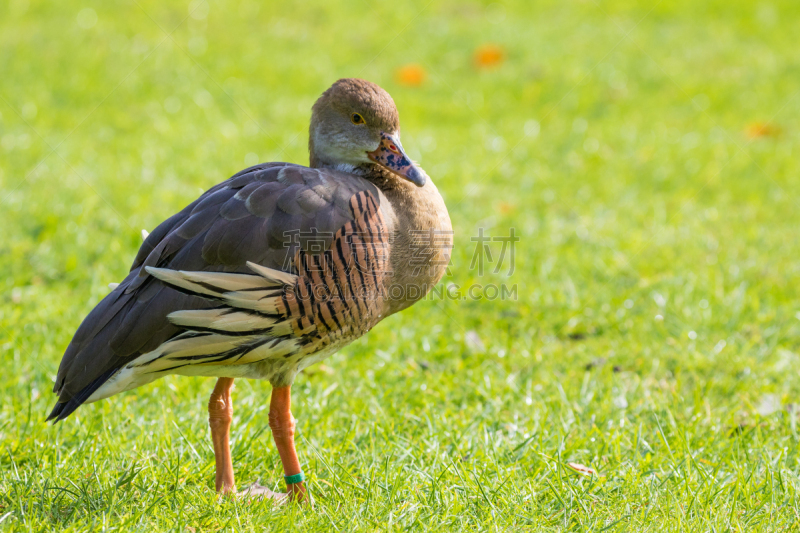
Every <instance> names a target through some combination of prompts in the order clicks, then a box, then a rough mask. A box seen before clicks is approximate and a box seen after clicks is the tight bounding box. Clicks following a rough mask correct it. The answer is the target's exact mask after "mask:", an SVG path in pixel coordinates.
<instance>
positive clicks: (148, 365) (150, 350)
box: [47, 78, 453, 503]
mask: <svg viewBox="0 0 800 533" xmlns="http://www.w3.org/2000/svg"><path fill="white" fill-rule="evenodd" d="M308 149H309V166H302V165H298V164H292V163H280V162H276V163H263V164H258V165H255V166H252V167H250V168H247V169H245V170H242V171H240V172H238V173H237V174H235V175H233V176H232V177H230V178H229V179H227V180H225V181H222V182H221V183H219V184H217V185H215V186H213V187H211V188H210V189H208V190H207V191H206V192H205V193H203V194H202V195H201V196H200V197H199V198H198V199H197V200H195V201H194V202H192V203H190V204H189V205H188V206H187V207H186V208H184V209H183V210H182V211H180V212H178V213H177V214H175V215H173V216H171V217H169V218H168V219H167V220H165V221H164V222H163V223H161V224H160V225H159V226H157V227H156V228H155V229H154V230H153V231H152V232H150V233H149V234H148V233H147V232H144V231H143V233H142V236H143V238H144V242H143V243H142V245H141V247H140V249H139V251H138V253H137V254H136V257H135V258H134V260H133V264H132V266H131V269H130V271H129V273H128V274H127V276H126V277H125V278H124V279H123V280H122V281H121V282H119V284H117V285H114V284H112V285H111V286H110V287H111V289H112V290H111V292H109V293H108V294H107V295H106V296H105V297H104V298H103V299H102V300H101V301H100V302H99V303H98V304H97V306H96V307H94V309H93V310H92V311H91V312H90V313H89V314H88V315H87V316H86V318H85V319H84V320H83V322H82V323H81V324H80V326H79V328H78V329H77V331H76V333H75V335H74V337H73V338H72V340H71V342H70V344H69V345H68V346H67V348H66V350H65V352H64V356H63V358H62V360H61V364H60V366H59V369H58V373H57V375H56V379H55V384H54V388H53V392H55V393H56V394H57V395H58V399H57V401H56V404H55V406H54V407H53V410H52V412H51V413H50V414H49V416H48V418H47V419H48V420H52V421H53V423H56V422H58V421H61V420H64V419H65V418H67V417H68V416H69V415H70V414H72V413H73V412H75V410H76V409H78V407H80V406H81V405H83V404H85V403H92V402H95V401H98V400H101V399H104V398H108V397H110V396H113V395H115V394H118V393H121V392H123V391H127V390H131V389H134V388H136V387H140V386H142V385H145V384H147V383H150V382H152V381H154V380H156V379H158V378H160V377H163V376H165V375H169V374H178V375H184V376H206V377H215V378H217V381H216V384H215V386H214V389H213V391H212V392H211V395H210V398H209V401H208V420H209V426H210V433H211V440H212V443H213V448H214V456H215V466H216V470H215V480H214V484H215V488H216V491H217V492H218V493H221V494H225V495H227V494H234V495H235V494H244V495H249V496H251V497H262V498H271V499H273V500H274V501H275V502H279V503H286V502H289V501H298V502H308V501H309V500H310V495H309V493H308V491H307V488H306V477H305V473H304V472H303V471H302V468H301V465H300V461H299V459H298V455H297V450H296V448H295V443H294V434H295V425H296V424H295V419H294V417H293V416H292V412H291V387H292V384H293V382H294V380H295V378H296V377H297V376H298V374H299V373H300V372H301V371H302V370H303V369H305V368H307V367H309V366H310V365H313V364H314V363H317V362H319V361H322V360H323V359H325V358H326V357H329V356H330V355H332V354H334V353H335V352H337V351H339V350H340V349H342V348H343V347H345V346H346V345H348V344H349V343H351V342H353V341H354V340H356V339H358V338H359V337H361V336H362V335H364V334H366V333H367V332H368V331H369V330H370V329H372V328H373V327H374V326H375V325H376V324H378V323H379V322H380V321H381V320H383V319H384V318H386V317H388V316H390V315H392V314H394V313H397V312H400V311H402V310H404V309H406V308H408V307H409V306H411V305H412V304H414V303H415V302H417V301H419V300H420V299H422V298H423V297H424V296H425V295H426V294H427V293H428V292H429V291H430V290H431V289H432V288H433V287H434V286H435V285H436V284H437V283H438V282H439V281H440V280H441V278H442V277H443V275H444V273H445V271H446V269H447V266H448V264H449V262H450V257H451V254H452V248H453V230H452V224H451V222H450V217H449V214H448V212H447V207H446V205H445V202H444V200H443V198H442V196H441V194H440V193H439V191H438V189H437V188H436V186H435V185H434V183H433V181H432V180H431V178H430V176H428V174H427V173H426V172H425V171H424V170H422V168H421V166H420V165H419V164H418V163H415V162H414V161H412V160H411V158H410V157H409V156H408V155H407V154H406V151H405V150H404V148H403V145H402V144H401V142H400V119H399V114H398V111H397V107H396V105H395V103H394V100H393V99H392V97H391V96H390V95H389V93H387V92H386V91H385V90H384V89H382V88H381V87H380V86H378V85H377V84H375V83H372V82H370V81H366V80H362V79H357V78H344V79H340V80H338V81H336V82H335V83H333V85H331V87H330V88H328V89H327V90H326V91H324V92H323V93H322V95H321V96H320V97H319V98H318V99H317V101H316V103H315V104H314V105H313V107H312V109H311V121H310V127H309V143H308ZM239 378H248V379H262V380H268V381H269V382H270V384H271V387H272V388H271V394H270V406H269V415H268V416H269V427H270V429H271V431H272V437H273V440H274V442H275V447H276V449H277V451H278V454H279V455H280V459H281V463H282V467H283V471H284V481H285V484H286V492H280V493H278V492H273V491H272V490H270V489H268V488H266V487H263V486H261V485H258V484H257V483H253V484H252V485H250V486H249V488H248V489H246V490H243V491H241V492H237V489H236V482H235V478H234V470H233V464H232V460H231V453H230V443H229V435H230V426H231V422H232V419H233V403H232V389H233V382H234V380H235V379H239Z"/></svg>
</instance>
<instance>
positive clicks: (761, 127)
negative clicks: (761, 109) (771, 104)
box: [745, 122, 781, 139]
mask: <svg viewBox="0 0 800 533" xmlns="http://www.w3.org/2000/svg"><path fill="white" fill-rule="evenodd" d="M780 132H781V130H780V129H779V128H778V127H777V126H773V125H771V124H769V123H767V122H753V123H752V124H750V125H749V126H747V129H746V130H745V133H746V134H747V136H748V137H749V138H751V139H757V138H759V137H775V136H776V135H778V134H779V133H780Z"/></svg>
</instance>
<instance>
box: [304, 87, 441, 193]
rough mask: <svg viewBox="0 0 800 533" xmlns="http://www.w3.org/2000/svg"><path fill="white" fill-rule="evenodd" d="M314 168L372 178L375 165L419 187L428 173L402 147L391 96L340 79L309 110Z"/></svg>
mask: <svg viewBox="0 0 800 533" xmlns="http://www.w3.org/2000/svg"><path fill="white" fill-rule="evenodd" d="M309 151H310V155H311V166H312V167H326V168H335V169H337V170H343V171H345V172H353V173H356V174H365V175H369V174H370V170H371V169H373V168H374V166H375V165H377V166H379V167H381V168H383V169H386V170H388V171H389V172H391V173H392V174H394V175H396V176H399V177H401V178H404V179H406V180H408V181H410V182H411V183H413V184H414V185H416V186H418V187H422V186H423V185H425V182H426V180H427V176H426V174H425V172H424V171H423V170H422V169H421V168H420V167H419V166H418V165H417V164H416V163H414V162H413V161H411V159H410V158H409V157H408V156H407V155H406V153H405V151H404V150H403V145H402V144H400V118H399V116H398V114H397V107H396V106H395V105H394V100H392V97H391V96H389V93H387V92H386V91H384V90H383V89H381V88H380V87H378V86H377V85H375V84H374V83H371V82H368V81H365V80H360V79H357V78H346V79H341V80H339V81H337V82H336V83H334V84H333V85H332V86H331V87H330V88H329V89H328V90H327V91H325V92H324V93H322V96H320V97H319V99H318V100H317V102H316V103H315V104H314V107H313V108H312V110H311V127H310V130H309Z"/></svg>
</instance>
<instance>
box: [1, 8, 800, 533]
mask: <svg viewBox="0 0 800 533" xmlns="http://www.w3.org/2000/svg"><path fill="white" fill-rule="evenodd" d="M169 4H170V5H166V4H165V3H164V2H159V1H155V0H130V1H124V2H123V1H117V2H101V1H99V0H85V1H84V2H76V1H74V0H64V1H60V2H53V1H50V2H43V1H38V0H32V1H30V2H28V1H27V0H10V1H7V2H2V3H0V228H1V229H0V378H1V379H0V529H2V530H7V531H59V530H61V531H88V530H96V531H100V530H107V531H112V530H116V531H148V532H149V531H167V530H169V531H192V532H200V531H217V530H225V531H231V530H236V531H251V530H252V531H263V530H275V531H281V530H288V529H289V528H297V529H298V530H301V531H342V532H350V531H375V530H389V531H400V530H415V531H417V530H431V531H445V530H476V531H477V530H486V531H516V530H521V529H525V530H536V531H538V530H549V531H559V530H575V531H585V530H592V531H601V530H604V529H605V530H606V531H636V530H666V531H754V530H774V531H779V530H780V531H787V530H797V529H798V528H800V514H799V513H800V503H799V502H798V491H799V490H800V447H799V446H798V431H797V413H798V410H800V383H798V379H797V372H798V367H800V239H798V227H800V226H799V225H800V195H799V194H798V191H800V161H799V160H798V155H797V154H798V141H800V129H799V128H798V124H800V92H799V91H800V47H798V46H797V36H796V33H797V20H798V17H799V16H800V5H798V4H797V2H792V1H790V0H785V1H775V2H772V3H752V2H747V1H744V0H742V1H738V2H729V1H722V0H719V1H710V2H705V3H698V2H692V1H688V0H685V1H678V2H660V3H658V4H657V5H655V7H653V4H652V3H650V2H641V3H640V5H637V4H636V3H635V2H630V1H625V0H610V1H603V2H595V1H594V0H584V1H573V2H566V3H565V2H559V1H555V0H552V1H544V2H535V3H534V2H528V1H522V0H520V1H517V2H511V1H509V2H500V3H495V4H489V3H488V2H475V1H473V2H466V3H464V2H456V1H454V0H449V1H447V0H445V1H438V0H434V1H430V2H429V1H428V0H420V1H416V2H410V3H407V4H406V3H402V4H400V3H391V2H390V3H386V2H382V3H381V2H344V1H342V0H333V1H329V2H320V3H316V2H314V4H316V5H314V6H312V5H311V4H312V3H311V2H282V3H277V2H276V3H265V4H264V5H260V4H261V3H260V2H256V1H253V0H251V1H232V0H211V1H209V2H208V3H206V2H205V1H203V0H199V1H198V0H194V1H192V2H190V3H189V2H185V1H182V2H171V3H169ZM486 45H494V46H497V47H499V48H500V49H501V50H502V52H503V55H502V59H503V60H502V61H501V62H500V63H499V64H497V65H494V66H491V67H486V68H479V67H478V66H477V65H476V63H475V60H474V55H475V51H476V49H478V48H479V47H481V46H486ZM409 64H414V65H418V66H419V68H420V69H421V70H422V71H424V80H423V82H422V84H421V85H419V86H413V85H407V84H403V83H402V80H400V79H399V78H398V77H397V71H398V69H400V68H401V67H403V66H405V65H409ZM350 76H356V77H363V78H367V79H369V80H372V81H375V82H377V83H379V84H381V85H382V86H383V87H384V88H386V89H387V90H388V91H389V92H390V93H391V94H392V95H393V97H394V98H395V101H396V102H397V104H398V107H399V109H400V115H401V117H402V125H403V144H404V146H405V147H406V148H407V149H408V151H409V152H410V155H411V156H412V157H414V158H416V159H418V160H419V161H421V163H422V165H423V167H424V168H425V169H426V170H427V171H428V173H429V174H430V175H431V177H432V178H433V179H434V180H435V181H436V183H437V184H438V186H439V188H440V190H441V191H442V193H443V195H444V197H445V200H446V201H447V204H448V206H449V210H450V215H451V217H452V220H453V225H454V227H455V230H456V247H455V252H454V256H453V260H452V264H451V272H450V275H448V276H447V277H446V278H445V279H444V280H443V284H445V285H447V284H451V283H454V284H457V285H459V286H460V287H468V286H471V285H473V284H478V283H479V284H482V285H487V284H501V283H504V284H506V285H507V286H508V287H513V286H516V288H517V293H516V294H517V298H516V299H513V298H507V299H495V300H487V299H481V300H476V299H470V298H464V299H460V300H453V299H431V300H428V301H424V302H421V303H419V304H417V305H416V306H414V307H413V308H411V309H409V310H407V311H405V312H403V313H402V314H400V315H396V316H392V317H391V318H388V319H386V320H385V321H384V322H383V323H381V324H380V325H379V326H378V327H376V328H375V329H374V330H373V331H372V332H371V333H370V334H369V335H367V336H366V337H365V338H363V339H361V340H360V341H358V342H356V343H354V344H353V345H351V346H350V347H348V348H347V349H345V350H343V351H342V352H341V353H339V354H336V355H335V356H333V357H332V358H330V359H329V360H328V361H326V362H325V364H324V365H325V366H323V367H312V368H311V369H310V372H307V373H306V374H303V375H301V376H300V377H299V378H298V380H297V381H296V383H295V387H294V415H295V416H296V417H297V419H298V430H299V442H298V449H299V452H300V455H301V461H303V462H304V465H305V466H304V468H305V471H306V472H307V473H308V474H309V477H310V490H311V491H312V493H313V495H314V497H315V499H316V508H315V509H314V510H313V511H312V510H309V509H306V508H300V507H296V506H292V507H289V508H284V509H272V508H271V507H270V506H269V505H268V504H267V503H263V502H262V503H258V502H255V503H253V502H247V501H237V500H230V499H229V500H225V501H217V500H216V499H215V495H214V491H213V473H214V459H213V453H212V450H211V443H210V439H209V435H208V429H207V422H206V417H207V414H206V411H205V408H206V401H207V398H208V394H209V393H210V391H211V388H212V386H213V381H212V380H210V379H201V378H183V377H169V378H166V379H163V380H161V381H158V382H156V383H154V384H152V385H149V386H146V387H143V388H141V389H137V390H135V391H132V392H129V393H125V394H122V395H120V396H116V397H113V398H111V399H108V400H104V401H102V402H99V403H96V404H92V405H89V406H85V407H83V408H81V409H80V410H79V411H78V412H77V413H76V415H75V416H73V417H71V418H70V419H68V420H67V421H66V422H64V423H61V424H59V425H57V426H55V427H54V426H51V425H48V424H46V423H45V422H44V418H45V416H46V415H47V413H48V412H49V409H50V408H51V406H52V404H53V402H54V400H55V396H54V395H53V394H52V393H51V392H50V390H51V388H52V380H53V378H54V376H55V373H56V370H57V367H58V362H59V360H60V358H61V355H62V354H63V351H64V349H65V347H66V345H67V343H68V342H69V340H70V338H71V336H72V334H73V333H74V331H75V329H76V328H77V326H78V325H79V323H80V321H81V320H82V319H83V317H84V316H85V315H86V314H87V313H88V312H89V310H90V309H91V308H92V307H93V306H94V305H95V304H96V303H97V302H98V301H99V300H100V298H101V297H102V296H103V295H104V294H106V293H107V291H108V288H107V284H108V283H109V282H115V281H120V280H121V279H122V278H123V277H124V275H125V273H126V272H127V270H128V268H129V266H130V263H131V261H132V259H133V256H134V255H135V252H136V250H137V248H138V246H139V244H140V242H141V238H140V230H141V229H142V228H146V229H148V230H151V229H152V228H154V227H155V226H156V225H157V224H158V223H160V222H161V221H162V220H164V219H165V218H167V217H168V216H169V215H171V214H173V213H174V212H175V211H177V210H179V209H181V208H182V207H183V206H185V205H186V204H187V203H189V202H190V201H192V200H194V199H195V198H196V197H197V196H198V195H199V194H200V192H201V191H202V190H205V189H207V188H209V187H211V186H212V185H213V184H215V183H217V182H219V181H222V180H223V179H225V178H227V177H228V176H230V175H232V174H233V173H235V172H237V171H238V170H240V169H242V168H244V167H246V166H249V165H250V164H253V163H255V162H259V161H275V160H283V161H292V162H297V163H306V162H307V144H306V143H307V135H306V130H307V123H308V120H309V115H310V107H311V104H312V103H313V102H314V100H315V99H316V97H317V96H318V95H319V94H320V93H321V92H322V91H323V90H324V89H326V88H327V87H328V86H329V85H330V84H331V83H332V82H333V81H334V80H336V79H338V78H340V77H350ZM479 228H484V231H485V234H486V235H490V236H504V235H508V234H509V231H510V229H511V228H514V230H515V232H516V234H517V235H518V236H519V237H520V241H519V242H518V243H517V246H516V250H515V251H516V254H515V255H516V257H515V262H514V271H513V273H512V274H511V275H508V266H509V265H508V258H506V264H505V265H503V267H502V268H501V269H500V271H499V272H497V273H495V272H494V271H495V268H494V267H495V266H496V263H497V260H498V255H499V251H500V250H499V248H498V247H495V245H496V243H492V246H493V247H494V248H492V252H493V255H492V259H493V260H494V262H493V263H491V264H489V263H488V257H487V258H486V259H487V266H489V268H487V269H486V271H485V272H484V273H483V274H482V275H481V274H480V273H479V272H478V271H477V270H476V269H474V268H473V269H471V268H470V263H471V260H472V258H473V252H474V250H475V242H473V241H471V238H472V237H474V236H477V235H478V231H479ZM269 391H270V387H269V384H268V383H262V382H246V381H243V380H240V381H238V382H237V387H236V390H235V392H234V404H235V420H234V425H233V430H232V442H233V447H234V451H233V454H234V466H235V469H236V475H237V481H238V484H239V486H244V485H246V484H248V483H250V482H253V481H256V480H260V481H261V483H262V484H265V485H275V486H278V487H280V486H281V485H282V471H281V468H280V462H279V458H278V455H277V452H276V451H275V448H274V446H273V444H272V439H271V436H270V433H269V427H268V419H267V409H268V401H269ZM568 463H578V464H582V465H586V466H587V467H590V468H592V469H594V471H595V472H596V474H595V475H588V474H582V473H580V472H576V471H575V470H574V469H572V468H570V467H569V466H568Z"/></svg>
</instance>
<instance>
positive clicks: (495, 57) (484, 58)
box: [475, 44, 506, 68]
mask: <svg viewBox="0 0 800 533" xmlns="http://www.w3.org/2000/svg"><path fill="white" fill-rule="evenodd" d="M505 59H506V53H505V51H504V50H503V49H502V48H500V47H499V46H497V45H495V44H484V45H483V46H480V47H478V49H477V50H475V64H476V65H477V66H478V68H491V67H496V66H498V65H499V64H500V63H502V62H503V61H505Z"/></svg>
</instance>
